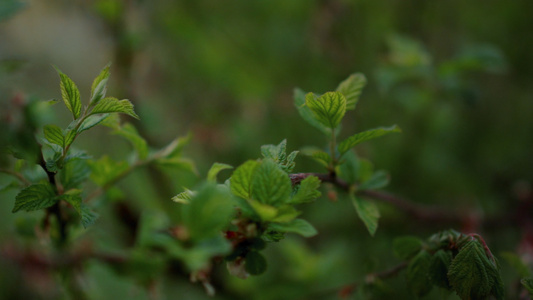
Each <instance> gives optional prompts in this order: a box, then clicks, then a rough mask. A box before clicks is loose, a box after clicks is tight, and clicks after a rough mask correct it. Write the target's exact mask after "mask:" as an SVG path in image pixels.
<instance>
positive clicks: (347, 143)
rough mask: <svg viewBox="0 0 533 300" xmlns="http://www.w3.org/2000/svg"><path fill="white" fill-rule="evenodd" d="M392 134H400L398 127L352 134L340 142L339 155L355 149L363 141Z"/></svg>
mask: <svg viewBox="0 0 533 300" xmlns="http://www.w3.org/2000/svg"><path fill="white" fill-rule="evenodd" d="M393 132H401V129H400V127H398V126H397V125H393V126H391V127H381V128H376V129H370V130H367V131H363V132H360V133H357V134H354V135H352V136H351V137H349V138H347V139H345V140H344V141H342V142H340V144H339V147H338V150H339V153H340V155H341V156H342V155H343V154H344V153H346V152H347V151H348V150H350V149H351V148H353V147H355V146H356V145H357V144H359V143H362V142H364V141H368V140H371V139H375V138H377V137H380V136H383V135H385V134H389V133H393Z"/></svg>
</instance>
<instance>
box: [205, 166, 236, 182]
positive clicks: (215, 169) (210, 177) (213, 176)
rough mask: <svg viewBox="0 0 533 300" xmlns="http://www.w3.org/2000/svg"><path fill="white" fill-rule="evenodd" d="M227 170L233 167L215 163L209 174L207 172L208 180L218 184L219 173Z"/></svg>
mask: <svg viewBox="0 0 533 300" xmlns="http://www.w3.org/2000/svg"><path fill="white" fill-rule="evenodd" d="M226 169H233V167H232V166H230V165H228V164H222V163H214V164H213V165H212V166H211V169H209V172H207V180H208V181H211V182H217V175H218V173H219V172H220V171H222V170H226Z"/></svg>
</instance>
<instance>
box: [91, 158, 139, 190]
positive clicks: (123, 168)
mask: <svg viewBox="0 0 533 300" xmlns="http://www.w3.org/2000/svg"><path fill="white" fill-rule="evenodd" d="M88 163H89V166H90V167H91V171H92V172H91V176H90V177H91V179H92V180H93V181H94V182H95V183H96V184H97V185H99V186H102V187H103V186H106V185H107V184H109V183H111V182H112V181H114V180H115V179H116V178H117V177H119V176H123V175H124V174H126V172H127V170H128V169H129V168H130V167H129V165H128V163H127V162H125V161H120V162H118V161H114V160H112V159H111V158H109V157H108V156H103V157H102V158H101V159H99V160H97V161H89V162H88Z"/></svg>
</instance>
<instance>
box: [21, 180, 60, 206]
mask: <svg viewBox="0 0 533 300" xmlns="http://www.w3.org/2000/svg"><path fill="white" fill-rule="evenodd" d="M58 199H59V198H58V197H57V195H56V193H55V191H54V189H53V188H52V186H51V185H49V184H42V183H40V184H33V185H30V186H29V187H27V188H25V189H23V190H22V191H20V192H19V193H18V195H17V196H16V197H15V206H14V207H13V210H12V212H17V211H19V210H25V211H32V210H38V209H42V208H47V207H50V206H52V205H54V204H55V203H56V202H57V200H58Z"/></svg>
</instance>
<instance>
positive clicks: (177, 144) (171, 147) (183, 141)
mask: <svg viewBox="0 0 533 300" xmlns="http://www.w3.org/2000/svg"><path fill="white" fill-rule="evenodd" d="M191 139H192V134H191V133H190V132H189V133H188V134H187V135H186V136H183V137H179V138H177V139H175V140H173V141H172V142H171V143H170V144H168V145H167V146H166V147H165V148H163V149H161V150H159V151H158V152H157V153H156V154H155V156H157V157H160V158H171V157H178V156H180V155H181V152H182V150H183V148H184V147H185V146H186V145H187V144H189V143H190V142H191Z"/></svg>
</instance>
